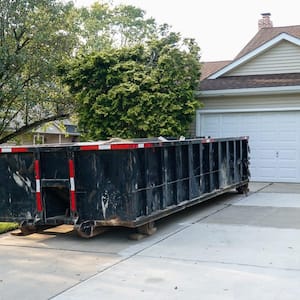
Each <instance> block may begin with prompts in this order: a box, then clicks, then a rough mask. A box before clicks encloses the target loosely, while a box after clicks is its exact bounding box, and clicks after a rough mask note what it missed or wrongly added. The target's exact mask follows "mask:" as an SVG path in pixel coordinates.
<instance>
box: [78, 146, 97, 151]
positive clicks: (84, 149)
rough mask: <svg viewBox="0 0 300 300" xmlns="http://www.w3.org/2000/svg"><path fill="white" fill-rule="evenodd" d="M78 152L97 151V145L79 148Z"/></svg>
mask: <svg viewBox="0 0 300 300" xmlns="http://www.w3.org/2000/svg"><path fill="white" fill-rule="evenodd" d="M80 150H83V151H88V150H99V146H98V145H88V146H81V147H80Z"/></svg>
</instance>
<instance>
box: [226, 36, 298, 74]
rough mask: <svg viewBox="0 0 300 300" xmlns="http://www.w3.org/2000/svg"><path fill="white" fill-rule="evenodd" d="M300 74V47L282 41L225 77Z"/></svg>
mask: <svg viewBox="0 0 300 300" xmlns="http://www.w3.org/2000/svg"><path fill="white" fill-rule="evenodd" d="M298 72H300V47H299V46H297V45H294V44H292V43H290V42H287V41H282V42H280V43H278V44H277V45H275V46H274V47H273V48H271V49H268V50H267V51H266V52H264V53H262V54H260V55H258V56H257V57H255V58H253V59H251V60H250V61H248V62H247V63H245V64H244V65H241V66H240V67H238V68H236V69H234V70H233V71H231V72H228V73H227V74H225V75H224V76H247V75H263V74H282V73H298Z"/></svg>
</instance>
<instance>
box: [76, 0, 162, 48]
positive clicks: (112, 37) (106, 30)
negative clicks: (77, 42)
mask: <svg viewBox="0 0 300 300" xmlns="http://www.w3.org/2000/svg"><path fill="white" fill-rule="evenodd" d="M80 24H81V28H82V31H81V41H82V47H81V50H82V51H83V52H85V53H86V52H92V51H102V50H105V49H111V48H120V47H126V46H132V45H136V44H139V43H143V42H144V41H146V40H148V39H150V38H151V37H153V36H154V35H155V34H156V33H157V24H156V23H155V20H154V19H153V18H145V11H143V10H142V9H140V8H137V7H134V6H132V5H118V6H115V7H114V6H110V5H109V4H108V3H105V2H95V3H94V4H93V5H92V6H91V7H90V8H82V9H80Z"/></svg>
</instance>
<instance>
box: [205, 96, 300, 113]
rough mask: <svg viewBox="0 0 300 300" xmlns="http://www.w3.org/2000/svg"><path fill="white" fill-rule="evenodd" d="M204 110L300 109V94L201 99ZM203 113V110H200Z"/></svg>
mask: <svg viewBox="0 0 300 300" xmlns="http://www.w3.org/2000/svg"><path fill="white" fill-rule="evenodd" d="M201 101H202V102H203V104H204V107H203V109H204V110H216V109H218V110H231V109H234V110H239V109H270V110H272V109H280V108H282V109H287V108H299V109H300V94H293V95H288V94H286V95H268V96H267V95H265V96H247V97H246V96H244V97H242V96H236V97H210V98H201ZM199 111H200V112H201V109H200V110H199Z"/></svg>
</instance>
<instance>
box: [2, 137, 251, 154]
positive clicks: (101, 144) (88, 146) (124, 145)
mask: <svg viewBox="0 0 300 300" xmlns="http://www.w3.org/2000/svg"><path fill="white" fill-rule="evenodd" d="M153 139H154V138H153ZM233 139H234V140H249V136H238V137H226V138H213V137H201V138H188V139H184V140H180V139H177V140H164V141H159V140H151V138H149V139H145V141H140V142H138V141H134V140H123V141H117V142H114V141H112V142H110V140H106V141H94V142H76V143H66V144H43V145H22V146H13V145H12V146H11V145H3V146H1V145H0V154H14V153H28V152H36V151H37V150H39V151H45V150H47V149H53V150H54V149H56V150H63V149H64V150H65V149H68V148H69V149H72V150H77V151H78V150H79V151H98V150H135V149H145V148H155V147H165V146H176V145H179V144H180V145H188V144H209V143H214V142H222V141H232V140H233Z"/></svg>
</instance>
